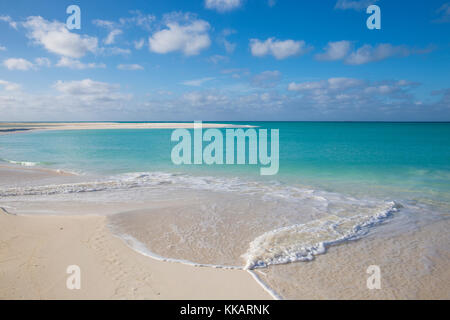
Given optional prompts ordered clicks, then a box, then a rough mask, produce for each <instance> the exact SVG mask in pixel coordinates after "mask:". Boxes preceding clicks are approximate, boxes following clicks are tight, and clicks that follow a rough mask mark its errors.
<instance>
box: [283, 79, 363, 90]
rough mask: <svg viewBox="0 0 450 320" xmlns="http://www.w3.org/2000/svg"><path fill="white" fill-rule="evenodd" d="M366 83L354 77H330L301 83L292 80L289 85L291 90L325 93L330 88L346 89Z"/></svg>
mask: <svg viewBox="0 0 450 320" xmlns="http://www.w3.org/2000/svg"><path fill="white" fill-rule="evenodd" d="M363 84H364V81H363V80H359V79H353V78H329V79H327V80H321V81H307V82H301V83H295V82H292V83H290V84H289V86H288V90H289V91H300V92H301V91H303V92H307V91H309V92H316V93H323V92H325V91H328V90H332V91H335V90H344V89H349V88H356V87H359V86H361V85H363Z"/></svg>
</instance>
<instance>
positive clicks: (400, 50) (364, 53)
mask: <svg viewBox="0 0 450 320" xmlns="http://www.w3.org/2000/svg"><path fill="white" fill-rule="evenodd" d="M352 47H353V45H352V42H350V41H347V40H342V41H336V42H329V43H328V44H327V46H326V47H325V48H324V52H323V53H319V54H316V56H315V58H316V59H317V60H321V61H337V60H343V61H344V62H345V63H347V64H351V65H361V64H366V63H370V62H375V61H380V60H384V59H387V58H391V57H406V56H409V55H412V54H425V53H429V52H431V51H432V50H433V47H428V48H425V49H411V48H409V47H407V46H404V45H399V46H394V45H391V44H389V43H381V44H377V45H375V46H372V45H370V44H365V45H363V46H361V47H360V48H358V49H357V50H356V51H352Z"/></svg>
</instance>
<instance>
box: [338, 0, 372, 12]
mask: <svg viewBox="0 0 450 320" xmlns="http://www.w3.org/2000/svg"><path fill="white" fill-rule="evenodd" d="M377 1H378V0H338V1H337V2H336V5H335V9H341V10H348V9H352V10H357V11H361V10H365V9H366V8H367V7H368V6H370V5H371V4H375V3H376V2H377Z"/></svg>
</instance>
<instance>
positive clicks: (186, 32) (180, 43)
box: [148, 16, 211, 56]
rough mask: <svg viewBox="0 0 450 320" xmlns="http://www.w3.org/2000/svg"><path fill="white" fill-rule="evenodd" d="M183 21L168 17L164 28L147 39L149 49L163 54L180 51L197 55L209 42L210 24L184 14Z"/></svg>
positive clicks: (188, 54) (189, 54)
mask: <svg viewBox="0 0 450 320" xmlns="http://www.w3.org/2000/svg"><path fill="white" fill-rule="evenodd" d="M184 20H185V21H183V22H179V21H175V20H172V19H170V18H169V19H168V21H167V22H166V28H165V29H162V30H160V31H157V32H155V33H153V35H152V36H151V37H150V38H149V39H148V41H149V48H150V51H152V52H155V53H159V54H165V53H169V52H175V51H181V52H183V53H184V54H185V55H187V56H192V55H197V54H199V53H200V51H202V50H204V49H206V48H208V47H209V46H210V44H211V39H210V37H209V34H208V31H209V29H210V25H209V23H208V22H206V21H204V20H197V19H195V18H191V17H189V16H185V18H184Z"/></svg>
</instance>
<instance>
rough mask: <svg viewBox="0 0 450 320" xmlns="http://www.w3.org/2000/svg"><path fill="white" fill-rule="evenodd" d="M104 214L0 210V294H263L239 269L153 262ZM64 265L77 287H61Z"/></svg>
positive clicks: (253, 296)
mask: <svg viewBox="0 0 450 320" xmlns="http://www.w3.org/2000/svg"><path fill="white" fill-rule="evenodd" d="M105 220H106V217H104V216H64V217H58V216H15V215H10V214H7V213H6V212H5V211H4V210H2V209H1V210H0V299H271V296H270V295H269V294H268V293H267V292H266V291H264V289H263V288H262V287H261V286H260V285H259V284H257V282H256V281H255V280H254V279H253V278H252V276H251V275H250V274H249V273H247V272H246V271H242V270H224V269H214V268H202V267H193V266H188V265H183V264H178V263H170V262H161V261H157V260H153V259H151V258H148V257H145V256H143V255H140V254H139V253H137V252H135V251H133V250H131V249H130V248H129V247H127V246H126V245H125V244H124V243H123V242H122V241H121V240H120V239H118V238H116V237H114V236H113V235H112V234H111V233H110V232H109V231H108V229H107V228H106V226H105ZM69 265H78V266H79V267H80V268H81V289H80V290H69V289H67V287H66V281H67V278H68V277H69V274H67V273H66V269H67V267H68V266H69Z"/></svg>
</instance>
